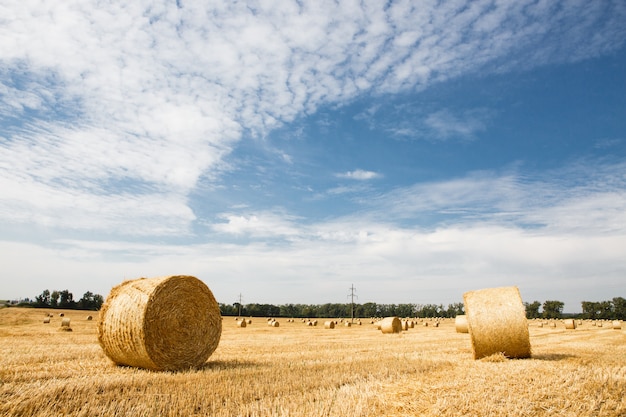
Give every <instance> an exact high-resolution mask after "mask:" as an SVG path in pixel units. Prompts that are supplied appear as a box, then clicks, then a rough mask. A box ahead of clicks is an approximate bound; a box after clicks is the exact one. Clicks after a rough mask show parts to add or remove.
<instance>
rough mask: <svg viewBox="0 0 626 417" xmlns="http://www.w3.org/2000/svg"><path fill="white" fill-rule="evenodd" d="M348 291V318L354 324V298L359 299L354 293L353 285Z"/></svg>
mask: <svg viewBox="0 0 626 417" xmlns="http://www.w3.org/2000/svg"><path fill="white" fill-rule="evenodd" d="M348 289H349V290H350V294H348V297H350V299H351V307H350V316H351V320H352V323H354V297H356V298H359V296H358V295H356V294H355V293H354V292H355V291H356V288H354V284H352V286H351V287H350V288H348Z"/></svg>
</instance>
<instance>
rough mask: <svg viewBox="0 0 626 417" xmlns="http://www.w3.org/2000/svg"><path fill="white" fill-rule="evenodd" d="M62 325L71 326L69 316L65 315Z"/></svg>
mask: <svg viewBox="0 0 626 417" xmlns="http://www.w3.org/2000/svg"><path fill="white" fill-rule="evenodd" d="M61 327H70V318H69V317H65V318H64V319H63V320H61Z"/></svg>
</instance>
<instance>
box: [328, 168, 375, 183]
mask: <svg viewBox="0 0 626 417" xmlns="http://www.w3.org/2000/svg"><path fill="white" fill-rule="evenodd" d="M336 177H338V178H345V179H350V180H358V181H366V180H371V179H375V178H380V177H382V175H381V174H379V173H378V172H374V171H366V170H363V169H356V170H354V171H347V172H342V173H339V174H336Z"/></svg>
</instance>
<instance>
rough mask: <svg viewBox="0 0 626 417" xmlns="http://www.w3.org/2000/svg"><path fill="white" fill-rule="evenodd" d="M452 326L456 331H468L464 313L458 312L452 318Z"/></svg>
mask: <svg viewBox="0 0 626 417" xmlns="http://www.w3.org/2000/svg"><path fill="white" fill-rule="evenodd" d="M454 327H455V329H456V332H457V333H469V328H468V327H467V316H466V315H464V314H459V315H458V316H456V317H455V318H454Z"/></svg>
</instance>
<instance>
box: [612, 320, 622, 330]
mask: <svg viewBox="0 0 626 417" xmlns="http://www.w3.org/2000/svg"><path fill="white" fill-rule="evenodd" d="M613 329H614V330H622V322H621V321H620V320H613Z"/></svg>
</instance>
